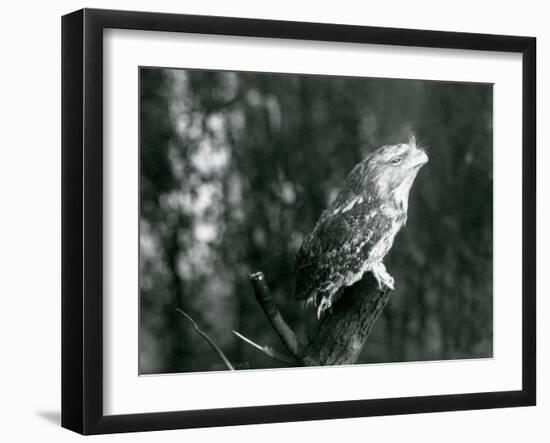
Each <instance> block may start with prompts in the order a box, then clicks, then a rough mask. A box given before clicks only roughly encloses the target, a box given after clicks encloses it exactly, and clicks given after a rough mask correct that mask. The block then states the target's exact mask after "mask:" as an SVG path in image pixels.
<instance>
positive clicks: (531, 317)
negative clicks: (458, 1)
mask: <svg viewBox="0 0 550 443" xmlns="http://www.w3.org/2000/svg"><path fill="white" fill-rule="evenodd" d="M107 28H117V29H132V30H148V31H171V32H180V33H181V32H185V33H199V34H216V35H227V36H246V37H269V38H281V39H301V40H316V41H324V42H352V43H370V44H378V45H398V46H416V47H430V48H454V49H470V50H480V51H502V52H511V53H520V54H522V64H523V80H522V81H523V85H522V88H523V97H522V101H523V109H522V130H523V135H522V137H523V139H522V143H523V146H522V150H523V165H522V173H523V190H522V191H523V193H522V195H523V203H522V205H523V214H522V220H523V233H522V241H523V251H522V253H523V257H522V262H523V268H522V288H523V293H522V322H523V324H522V334H523V336H522V389H521V390H516V391H505V392H479V393H468V394H466V393H465V394H457V395H435V396H420V397H402V398H391V399H370V400H357V401H337V402H322V403H307V404H278V405H265V406H260V407H237V408H229V409H208V410H190V411H169V412H160V413H141V414H131V415H104V413H103V407H102V405H103V333H102V330H103V318H102V315H103V299H102V290H103V271H102V269H103V197H102V196H103V166H102V165H103V147H102V138H103V112H102V109H103V87H102V85H103V78H102V77H103V38H102V36H103V30H104V29H107ZM535 85H536V39H535V38H532V37H516V36H503V35H485V34H471V33H456V32H440V31H423V30H411V29H390V28H378V27H364V26H348V25H337V24H319V23H300V22H289V21H274V20H256V19H243V18H228V17H209V16H194V15H177V14H164V13H149V12H127V11H110V10H97V9H83V10H79V11H76V12H73V13H71V14H68V15H65V16H63V18H62V426H63V427H65V428H68V429H71V430H73V431H76V432H79V433H82V434H103V433H115V432H131V431H149V430H162V429H178V428H192V427H210V426H228V425H239V424H256V423H273V422H285V421H301V420H319V419H331V418H347V417H362V416H379V415H391V414H411V413H423V412H436V411H455V410H466V409H485V408H501V407H513V406H529V405H535V402H536V337H535V331H536V315H535V310H536V306H535V300H536V275H535V274H536V266H535V263H536V262H535V260H536V154H535V143H536V142H535V140H536V119H535V116H536V89H535Z"/></svg>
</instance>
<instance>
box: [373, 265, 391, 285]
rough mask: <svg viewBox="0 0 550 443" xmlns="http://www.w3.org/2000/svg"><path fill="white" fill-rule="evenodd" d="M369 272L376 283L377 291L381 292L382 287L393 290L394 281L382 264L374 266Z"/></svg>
mask: <svg viewBox="0 0 550 443" xmlns="http://www.w3.org/2000/svg"><path fill="white" fill-rule="evenodd" d="M371 271H372V274H373V275H374V278H375V279H376V282H377V283H378V289H380V290H382V289H384V287H386V288H388V289H391V290H392V291H393V290H394V289H395V280H394V279H393V277H392V276H391V275H390V274H389V273H388V271H387V270H386V267H385V266H384V263H382V262H380V263H378V264H376V265H374V266H373V268H372V270H371Z"/></svg>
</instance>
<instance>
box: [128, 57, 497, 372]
mask: <svg viewBox="0 0 550 443" xmlns="http://www.w3.org/2000/svg"><path fill="white" fill-rule="evenodd" d="M138 93H139V180H140V183H139V199H140V202H139V206H140V207H139V373H140V374H141V375H154V374H167V373H186V372H208V371H228V370H236V371H241V370H262V369H283V368H299V367H303V366H316V367H319V366H335V365H354V364H362V365H364V364H388V363H393V364H398V363H402V362H425V361H441V360H461V359H462V360H463V359H490V358H492V357H493V84H490V83H475V82H451V81H433V80H418V79H414V80H412V79H398V78H367V77H347V76H326V75H310V74H300V73H267V72H238V71H221V70H201V69H185V68H167V67H158V66H141V67H140V68H139V91H138Z"/></svg>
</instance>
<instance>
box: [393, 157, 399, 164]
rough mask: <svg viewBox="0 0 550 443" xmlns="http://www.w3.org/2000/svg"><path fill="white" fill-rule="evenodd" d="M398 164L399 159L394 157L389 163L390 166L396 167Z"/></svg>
mask: <svg viewBox="0 0 550 443" xmlns="http://www.w3.org/2000/svg"><path fill="white" fill-rule="evenodd" d="M399 163H401V157H395V158H394V159H393V160H392V161H391V164H392V165H398V164H399Z"/></svg>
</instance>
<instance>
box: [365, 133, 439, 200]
mask: <svg viewBox="0 0 550 443" xmlns="http://www.w3.org/2000/svg"><path fill="white" fill-rule="evenodd" d="M365 162H366V165H365V166H366V168H365V169H366V179H367V183H365V184H366V186H367V187H368V188H370V189H371V190H372V189H374V190H375V192H376V193H377V195H378V197H379V198H381V199H382V200H394V201H395V202H396V203H399V204H404V205H405V207H406V205H407V200H408V197H409V191H410V189H411V186H412V184H413V182H414V179H415V178H416V175H417V174H418V171H419V170H420V168H421V167H422V166H424V165H425V164H426V163H427V162H428V155H427V154H426V151H424V149H423V148H421V147H420V146H418V145H417V144H416V140H415V138H414V137H411V138H410V139H409V142H408V143H400V144H397V145H388V146H383V147H381V148H380V149H377V150H376V151H374V152H373V153H372V154H370V155H369V156H368V157H367V158H366V159H365Z"/></svg>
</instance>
